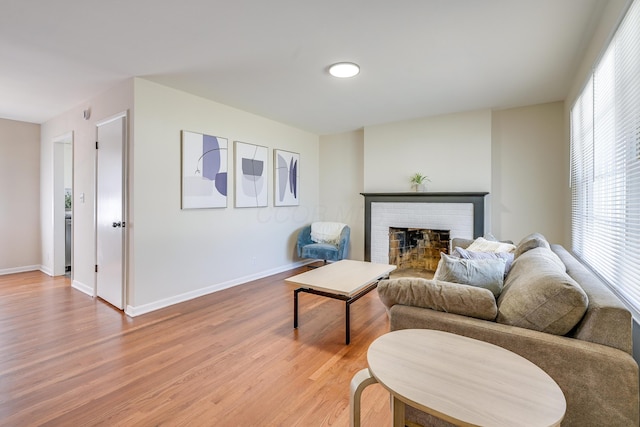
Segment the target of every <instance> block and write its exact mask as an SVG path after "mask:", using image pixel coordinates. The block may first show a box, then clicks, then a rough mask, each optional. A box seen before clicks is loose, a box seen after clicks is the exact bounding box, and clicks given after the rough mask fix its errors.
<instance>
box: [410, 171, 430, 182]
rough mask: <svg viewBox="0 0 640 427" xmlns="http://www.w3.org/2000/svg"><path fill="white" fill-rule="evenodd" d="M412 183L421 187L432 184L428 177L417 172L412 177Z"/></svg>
mask: <svg viewBox="0 0 640 427" xmlns="http://www.w3.org/2000/svg"><path fill="white" fill-rule="evenodd" d="M410 182H411V183H412V184H417V185H420V184H424V183H426V182H431V180H430V179H429V177H428V176H426V175H422V174H421V173H420V172H416V173H414V174H413V175H411V180H410Z"/></svg>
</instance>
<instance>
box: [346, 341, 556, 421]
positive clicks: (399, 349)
mask: <svg viewBox="0 0 640 427" xmlns="http://www.w3.org/2000/svg"><path fill="white" fill-rule="evenodd" d="M367 360H368V363H369V369H363V370H362V371H360V372H358V373H357V374H356V375H355V376H354V378H353V380H352V381H351V393H350V397H351V425H352V426H359V425H360V397H361V394H362V391H363V390H364V388H365V387H367V386H368V385H370V384H373V383H376V382H378V383H380V384H381V385H382V386H383V387H384V388H385V389H387V390H388V391H389V392H390V393H391V396H392V410H393V425H394V426H404V408H405V404H407V405H410V406H412V407H414V408H417V409H420V410H421V411H424V412H427V413H429V414H431V415H433V416H435V417H438V418H441V419H443V420H445V421H447V422H449V423H452V424H454V425H458V426H509V427H513V426H544V427H548V426H559V425H560V422H561V421H562V419H563V417H564V414H565V411H566V407H567V404H566V401H565V398H564V395H563V394H562V390H560V387H559V386H558V384H556V382H555V381H554V380H553V379H552V378H551V377H550V376H549V375H548V374H547V373H546V372H544V371H543V370H542V369H540V368H539V367H538V366H536V365H534V364H533V363H531V362H530V361H528V360H527V359H525V358H523V357H521V356H519V355H517V354H515V353H513V352H511V351H508V350H506V349H504V348H502V347H498V346H496V345H493V344H489V343H486V342H484V341H479V340H475V339H471V338H467V337H463V336H460V335H455V334H450V333H447V332H442V331H435V330H429V329H405V330H399V331H394V332H390V333H388V334H385V335H383V336H381V337H379V338H378V339H376V340H375V341H374V342H373V343H372V344H371V345H370V346H369V350H368V353H367Z"/></svg>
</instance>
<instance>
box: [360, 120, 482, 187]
mask: <svg viewBox="0 0 640 427" xmlns="http://www.w3.org/2000/svg"><path fill="white" fill-rule="evenodd" d="M416 172H420V173H423V174H426V175H427V176H429V178H430V179H431V183H429V184H428V185H427V189H428V191H490V190H491V111H490V110H480V111H471V112H465V113H458V114H449V115H445V116H437V117H426V118H422V119H416V120H407V121H402V122H396V123H389V124H385V125H379V126H369V127H366V128H365V129H364V188H365V191H366V192H405V191H411V184H410V183H409V178H410V176H411V175H413V174H414V173H416Z"/></svg>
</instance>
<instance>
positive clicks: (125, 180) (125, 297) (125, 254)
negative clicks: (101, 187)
mask: <svg viewBox="0 0 640 427" xmlns="http://www.w3.org/2000/svg"><path fill="white" fill-rule="evenodd" d="M121 118H124V119H125V132H124V134H123V141H122V221H123V223H126V227H124V228H123V231H124V235H123V238H122V305H123V311H124V312H125V313H126V312H127V305H128V302H129V286H128V277H129V263H128V259H129V251H128V248H129V215H128V213H129V203H128V201H129V156H128V153H129V110H124V111H121V112H119V113H117V114H114V115H113V116H109V117H107V118H106V119H103V120H99V121H97V122H96V127H95V141H96V144H97V142H98V128H99V127H100V126H104V125H106V124H108V123H111V122H113V121H115V120H119V119H121ZM98 151H99V150H98V149H96V150H95V155H94V167H93V170H94V174H95V176H94V183H95V188H94V194H95V197H94V203H93V231H94V242H95V245H94V246H95V247H94V254H93V256H94V264H95V265H97V264H98V198H99V196H100V195H99V194H98ZM93 297H94V298H97V297H98V273H97V272H95V273H94V281H93Z"/></svg>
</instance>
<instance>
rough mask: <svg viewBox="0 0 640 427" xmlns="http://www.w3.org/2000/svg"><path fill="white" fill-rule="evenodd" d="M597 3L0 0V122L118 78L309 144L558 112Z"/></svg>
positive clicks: (70, 101) (54, 106) (58, 106)
mask: <svg viewBox="0 0 640 427" xmlns="http://www.w3.org/2000/svg"><path fill="white" fill-rule="evenodd" d="M605 3H606V2H605V1H602V0H396V1H391V0H227V1H224V0H181V1H177V0H176V1H168V0H164V1H159V0H108V1H105V0H101V1H100V0H56V1H36V0H2V1H1V2H0V58H1V59H0V64H1V65H0V70H1V72H0V117H3V118H8V119H14V120H21V121H28V122H35V123H42V122H45V121H47V120H49V119H51V118H53V117H55V116H56V115H58V114H60V113H62V112H64V111H67V110H69V109H70V108H72V107H75V106H78V105H80V104H82V103H83V102H85V101H86V100H88V99H89V98H91V97H93V96H95V95H97V94H99V93H101V92H103V91H105V90H108V89H109V87H111V86H113V85H114V84H116V83H117V82H119V81H122V80H123V79H126V78H129V77H131V76H139V77H144V78H147V79H149V80H152V81H156V82H158V83H161V84H164V85H167V86H171V87H175V88H177V89H181V90H183V91H186V92H191V93H194V94H197V95H200V96H203V97H205V98H210V99H212V100H215V101H217V102H221V103H223V104H227V105H229V106H232V107H236V108H239V109H242V110H245V111H248V112H251V113H255V114H258V115H260V116H264V117H268V118H271V119H274V120H277V121H279V122H282V123H286V124H289V125H292V126H295V127H298V128H301V129H304V130H308V131H311V132H314V133H317V134H330V133H338V132H343V131H349V130H354V129H359V128H362V127H363V126H367V125H374V124H380V123H387V122H393V121H398V120H404V119H410V118H417V117H425V116H431V115H437V114H445V113H452V112H458V111H469V110H475V109H482V108H507V107H515V106H522V105H531V104H538V103H544V102H552V101H558V100H562V99H564V98H565V97H566V95H567V92H568V90H569V85H570V83H571V81H572V79H573V78H574V75H575V72H576V68H577V66H578V64H579V61H580V58H581V55H582V54H583V50H584V48H585V47H586V45H587V43H588V41H589V39H590V38H591V36H592V33H593V29H594V27H595V25H594V24H595V23H596V22H597V20H598V19H599V17H600V15H601V14H602V11H603V9H604V5H605ZM337 61H353V62H357V63H358V64H360V66H361V67H362V71H361V73H360V75H359V76H357V77H355V78H353V79H348V80H338V79H335V78H332V77H329V75H328V74H327V66H328V65H330V64H331V63H334V62H337Z"/></svg>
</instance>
